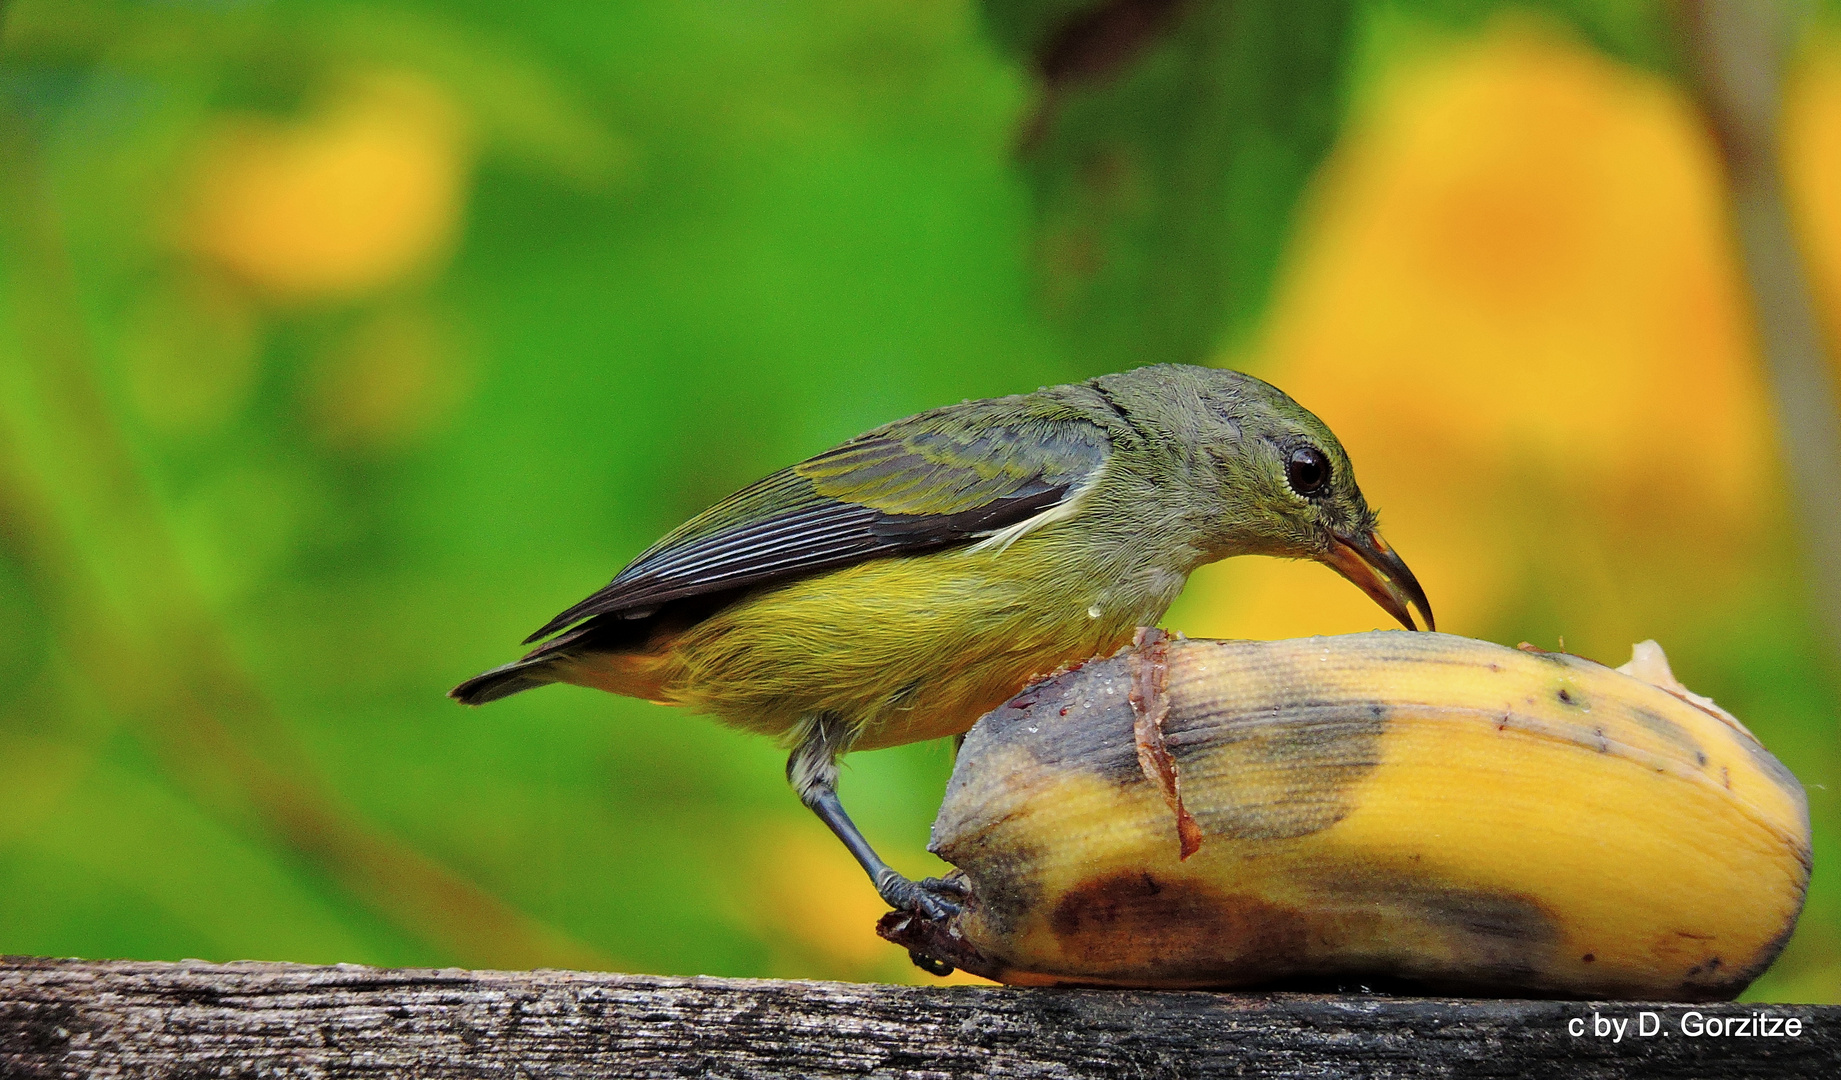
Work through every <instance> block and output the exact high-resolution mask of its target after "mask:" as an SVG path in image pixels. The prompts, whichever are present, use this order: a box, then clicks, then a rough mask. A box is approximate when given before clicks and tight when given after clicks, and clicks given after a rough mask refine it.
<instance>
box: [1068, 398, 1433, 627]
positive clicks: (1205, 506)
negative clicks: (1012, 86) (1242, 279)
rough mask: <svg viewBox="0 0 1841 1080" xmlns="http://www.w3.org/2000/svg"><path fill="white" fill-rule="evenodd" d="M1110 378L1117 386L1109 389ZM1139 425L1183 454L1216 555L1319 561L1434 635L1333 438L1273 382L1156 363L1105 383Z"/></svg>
mask: <svg viewBox="0 0 1841 1080" xmlns="http://www.w3.org/2000/svg"><path fill="white" fill-rule="evenodd" d="M1112 380H1117V382H1116V383H1113V382H1112ZM1100 382H1101V384H1102V387H1103V388H1104V389H1106V390H1107V392H1108V393H1109V395H1111V396H1112V397H1113V399H1114V400H1115V402H1117V403H1118V404H1119V405H1120V407H1121V408H1122V409H1123V410H1124V411H1125V412H1126V414H1127V415H1128V416H1129V417H1130V418H1131V419H1132V420H1133V422H1134V423H1136V424H1138V425H1139V426H1140V427H1141V429H1146V430H1147V432H1148V431H1155V432H1157V433H1158V434H1160V435H1162V436H1163V438H1164V439H1166V440H1168V443H1169V444H1170V445H1171V446H1172V447H1174V448H1175V450H1176V452H1177V455H1178V456H1179V457H1180V458H1181V459H1182V465H1181V467H1180V468H1179V469H1178V470H1177V473H1178V475H1179V476H1180V477H1181V478H1182V479H1181V483H1182V484H1183V485H1184V486H1185V487H1186V488H1190V489H1193V490H1188V491H1184V493H1183V494H1184V496H1185V497H1186V498H1189V499H1190V500H1191V504H1192V506H1193V507H1194V512H1193V514H1192V515H1191V521H1192V522H1193V523H1194V525H1195V527H1196V529H1197V530H1198V532H1199V533H1200V534H1201V535H1202V537H1203V538H1204V539H1203V544H1204V546H1205V547H1206V548H1208V549H1210V553H1211V554H1213V555H1215V556H1216V557H1225V556H1229V555H1253V554H1257V555H1275V556H1278V557H1281V558H1294V559H1315V560H1316V561H1318V562H1321V563H1323V564H1325V565H1327V566H1329V567H1331V568H1332V569H1334V570H1335V571H1336V572H1337V573H1339V574H1341V575H1342V576H1343V577H1345V578H1348V579H1349V580H1350V581H1351V582H1353V583H1354V584H1355V585H1356V586H1357V587H1359V588H1360V589H1361V590H1362V591H1363V592H1365V593H1367V594H1368V595H1369V597H1371V598H1372V599H1373V600H1374V601H1375V602H1376V603H1377V604H1380V605H1381V607H1382V608H1384V609H1386V611H1387V613H1388V614H1390V615H1392V616H1393V617H1394V618H1396V619H1398V620H1399V621H1400V622H1401V624H1402V625H1404V626H1406V627H1407V628H1408V629H1416V628H1417V627H1416V626H1415V625H1414V623H1413V618H1412V615H1411V613H1410V612H1409V611H1408V605H1409V604H1410V605H1411V606H1413V607H1416V608H1418V609H1419V614H1420V616H1421V617H1422V618H1423V620H1424V621H1425V626H1426V629H1427V630H1431V629H1433V628H1434V624H1433V621H1432V608H1431V605H1430V604H1429V603H1428V602H1427V601H1426V597H1425V590H1423V589H1421V588H1420V586H1419V581H1418V579H1416V578H1415V577H1414V576H1413V572H1412V571H1411V570H1409V569H1408V568H1407V565H1406V563H1405V562H1403V561H1402V560H1401V558H1400V556H1398V555H1396V554H1394V551H1393V549H1392V548H1390V547H1388V546H1387V543H1386V541H1384V540H1382V539H1381V534H1380V532H1379V531H1378V530H1377V529H1376V527H1375V518H1376V515H1375V512H1374V511H1373V510H1371V509H1369V507H1368V502H1367V500H1366V499H1364V498H1363V497H1362V491H1361V488H1359V487H1357V486H1356V483H1355V470H1354V468H1353V467H1352V466H1351V465H1350V464H1349V456H1348V454H1347V453H1345V452H1344V451H1343V448H1342V443H1341V442H1339V441H1338V440H1337V438H1336V436H1335V434H1334V433H1332V432H1331V431H1330V429H1329V428H1328V427H1327V426H1326V425H1325V424H1324V423H1323V421H1321V420H1319V419H1317V417H1316V416H1315V415H1313V414H1312V413H1311V412H1310V411H1309V410H1308V409H1305V408H1304V407H1303V406H1302V405H1299V404H1298V403H1297V402H1295V401H1293V400H1291V398H1290V397H1288V396H1286V395H1285V393H1284V392H1283V391H1281V390H1279V389H1278V388H1277V387H1274V386H1272V385H1270V384H1268V383H1265V382H1262V381H1261V380H1259V379H1256V378H1254V377H1252V376H1250V375H1244V374H1242V373H1240V372H1237V371H1226V370H1223V369H1219V368H1202V367H1189V366H1182V365H1159V366H1157V367H1151V368H1139V369H1137V370H1136V371H1131V372H1126V373H1125V374H1123V375H1116V376H1110V377H1108V378H1107V379H1102V380H1100Z"/></svg>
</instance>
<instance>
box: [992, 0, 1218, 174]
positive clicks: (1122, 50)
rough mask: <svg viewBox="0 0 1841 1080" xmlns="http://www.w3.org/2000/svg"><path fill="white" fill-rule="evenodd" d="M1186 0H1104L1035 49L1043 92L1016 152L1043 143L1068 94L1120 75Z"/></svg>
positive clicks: (1164, 29) (1171, 22) (1169, 23)
mask: <svg viewBox="0 0 1841 1080" xmlns="http://www.w3.org/2000/svg"><path fill="white" fill-rule="evenodd" d="M1184 6H1185V0H1106V2H1104V3H1100V4H1097V5H1095V6H1093V7H1092V8H1090V9H1088V10H1086V11H1083V12H1081V13H1079V14H1078V15H1075V16H1074V17H1073V18H1071V19H1069V20H1068V21H1067V22H1065V23H1063V24H1062V25H1060V26H1058V27H1056V28H1055V29H1054V30H1053V31H1052V32H1051V33H1049V34H1048V35H1047V36H1046V37H1044V38H1043V39H1042V43H1041V44H1040V45H1039V46H1038V47H1037V49H1036V51H1035V68H1036V75H1037V76H1038V77H1039V78H1040V79H1041V80H1042V96H1041V98H1040V99H1038V100H1037V102H1036V106H1035V108H1034V109H1032V110H1031V111H1030V113H1029V116H1028V118H1027V119H1025V120H1024V121H1023V125H1022V128H1021V129H1020V131H1019V132H1018V134H1017V151H1018V153H1022V154H1028V153H1030V152H1032V151H1033V150H1035V148H1036V147H1038V146H1040V145H1041V144H1042V140H1043V139H1044V138H1046V137H1047V136H1048V129H1049V126H1050V125H1051V124H1053V123H1054V120H1055V114H1056V113H1058V112H1059V111H1060V109H1061V102H1062V100H1063V98H1065V97H1066V95H1067V94H1068V93H1069V92H1070V91H1072V90H1074V89H1076V88H1077V87H1080V86H1085V85H1090V84H1093V83H1099V82H1104V81H1105V80H1107V79H1110V78H1112V77H1113V76H1115V75H1117V74H1118V73H1119V72H1120V71H1121V70H1123V69H1124V68H1125V66H1126V65H1128V64H1130V63H1131V62H1132V61H1133V60H1136V59H1137V58H1138V56H1139V54H1141V53H1143V52H1144V50H1146V49H1148V48H1150V46H1151V45H1152V44H1153V43H1155V42H1156V41H1157V39H1158V38H1160V37H1162V36H1163V35H1164V34H1165V33H1166V32H1167V31H1168V30H1169V29H1170V28H1171V27H1172V26H1174V25H1175V24H1176V21H1177V19H1178V17H1179V16H1180V15H1181V14H1182V8H1183V7H1184Z"/></svg>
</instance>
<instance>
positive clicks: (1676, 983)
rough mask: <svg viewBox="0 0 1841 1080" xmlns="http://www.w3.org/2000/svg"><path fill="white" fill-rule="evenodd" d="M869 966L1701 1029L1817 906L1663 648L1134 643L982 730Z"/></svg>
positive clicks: (1771, 814) (1408, 641) (1376, 639)
mask: <svg viewBox="0 0 1841 1080" xmlns="http://www.w3.org/2000/svg"><path fill="white" fill-rule="evenodd" d="M931 847H932V849H933V850H934V851H936V852H937V853H938V854H939V855H940V856H941V857H943V858H945V859H946V860H947V861H949V862H951V863H953V864H954V866H955V867H956V868H957V869H956V871H955V872H954V874H953V875H952V877H951V878H950V879H949V880H950V881H952V882H954V883H956V884H957V885H958V887H960V888H962V889H964V890H966V892H967V895H966V896H965V898H964V901H963V903H962V910H961V912H960V914H958V915H956V916H954V917H952V918H951V919H950V920H946V921H943V922H928V921H925V920H922V919H920V918H919V917H918V916H913V915H909V914H905V913H899V912H892V913H890V914H889V915H888V916H887V917H885V919H884V921H883V925H882V927H881V930H882V933H883V935H884V936H885V937H888V938H890V939H891V940H894V941H897V942H899V943H901V944H904V945H907V946H909V947H910V948H911V949H913V950H914V951H915V952H916V953H917V959H920V958H923V957H925V958H934V959H936V960H938V961H944V962H946V963H949V964H953V965H956V966H958V967H961V968H964V969H965V970H968V971H971V972H973V973H975V974H980V975H985V976H987V977H989V978H993V979H997V980H999V981H1002V982H1008V983H1017V984H1026V985H1046V984H1081V985H1114V986H1137V987H1205V986H1206V987H1243V986H1255V985H1287V984H1288V985H1307V984H1315V985H1326V984H1327V985H1334V984H1345V985H1347V984H1354V983H1364V982H1380V983H1384V984H1393V983H1404V984H1409V985H1415V986H1420V987H1424V988H1427V989H1438V990H1443V991H1451V992H1459V993H1483V994H1514V995H1521V996H1527V995H1533V994H1542V995H1556V996H1568V997H1605V998H1612V997H1615V998H1636V999H1673V1000H1683V1001H1703V1000H1715V999H1724V998H1730V997H1732V996H1734V995H1736V994H1737V993H1738V992H1739V991H1740V990H1742V989H1744V987H1745V986H1746V984H1748V983H1749V982H1750V981H1751V980H1752V979H1753V978H1755V977H1756V976H1757V975H1758V974H1759V973H1760V972H1762V971H1763V970H1764V968H1765V967H1766V966H1768V965H1769V964H1770V962H1771V960H1772V959H1774V958H1775V957H1776V955H1777V953H1778V951H1779V950H1780V949H1781V948H1782V946H1783V944H1784V942H1785V940H1786V939H1787V938H1788V937H1789V934H1790V931H1791V929H1792V928H1793V927H1794V925H1795V923H1796V918H1797V915H1798V913H1799V912H1800V910H1801V907H1802V900H1803V893H1804V889H1805V888H1806V886H1807V884H1808V881H1809V868H1810V833H1809V816H1808V807H1807V803H1806V801H1805V798H1804V795H1803V790H1802V787H1801V785H1800V784H1798V783H1797V781H1796V778H1795V777H1794V776H1792V775H1791V774H1790V772H1789V771H1788V770H1787V769H1785V768H1784V767H1783V765H1781V764H1780V763H1779V762H1778V761H1777V759H1776V758H1774V757H1772V756H1771V754H1770V753H1769V752H1767V751H1766V750H1765V749H1764V747H1763V746H1761V745H1760V744H1759V743H1758V741H1757V740H1756V739H1755V738H1753V737H1752V736H1751V734H1750V733H1749V732H1748V731H1746V730H1745V728H1744V727H1743V726H1741V725H1740V724H1739V722H1738V721H1737V720H1735V719H1733V718H1732V717H1731V716H1729V715H1727V714H1726V713H1724V712H1723V711H1721V710H1719V709H1718V707H1717V706H1714V705H1713V703H1712V702H1710V701H1708V700H1706V699H1704V698H1698V697H1696V696H1695V695H1693V694H1691V693H1689V692H1688V691H1687V690H1686V689H1685V688H1684V687H1682V686H1681V685H1680V684H1679V683H1677V682H1675V681H1674V679H1673V677H1672V676H1671V675H1670V674H1669V672H1668V666H1667V661H1666V659H1665V658H1663V657H1662V654H1661V650H1660V649H1659V648H1657V647H1656V646H1655V645H1654V643H1651V642H1645V643H1644V644H1643V645H1641V646H1638V648H1637V656H1636V657H1635V658H1634V659H1633V660H1632V662H1631V663H1630V664H1628V665H1625V667H1624V668H1621V669H1618V670H1613V669H1611V668H1608V667H1604V666H1603V665H1600V664H1597V663H1594V662H1592V661H1590V660H1586V659H1583V658H1581V657H1578V656H1572V655H1568V654H1565V653H1551V652H1540V651H1531V650H1530V651H1524V650H1517V649H1509V648H1504V647H1502V646H1499V645H1492V644H1489V643H1486V642H1481V641H1475V640H1471V639H1468V638H1460V637H1452V636H1450V635H1445V634H1431V633H1418V634H1415V633H1405V632H1400V631H1377V632H1373V633H1366V634H1353V635H1347V636H1342V637H1317V638H1299V639H1292V640H1286V641H1272V642H1247V641H1201V640H1194V641H1192V640H1184V639H1180V638H1169V637H1166V636H1165V635H1163V634H1162V633H1160V632H1156V631H1151V632H1141V634H1140V637H1139V640H1138V641H1137V642H1136V643H1134V645H1132V646H1129V647H1127V648H1126V649H1123V650H1121V651H1120V652H1119V653H1118V654H1116V655H1114V656H1112V657H1110V658H1107V659H1104V660H1095V661H1091V662H1089V663H1087V664H1085V665H1083V666H1080V667H1078V668H1076V669H1074V670H1070V671H1066V672H1063V673H1061V674H1058V675H1056V676H1054V677H1052V678H1048V679H1045V680H1043V681H1041V682H1038V683H1036V684H1035V685H1033V686H1031V687H1029V688H1027V689H1025V690H1024V691H1023V692H1022V693H1021V694H1019V695H1017V697H1015V698H1013V699H1012V700H1011V701H1009V702H1008V703H1006V704H1005V705H1003V706H1001V707H1000V708H998V709H996V710H993V711H992V712H991V713H989V714H988V715H986V716H985V717H984V718H983V719H981V720H980V721H979V722H978V724H977V726H975V727H974V728H973V729H972V730H971V732H970V733H969V734H968V735H967V737H966V740H965V744H964V746H963V747H962V749H961V751H960V756H959V760H958V763H957V765H956V767H955V770H954V773H953V777H952V780H951V783H950V784H949V786H948V789H947V792H946V798H945V803H944V805H943V806H942V807H941V809H940V814H939V817H938V819H937V820H936V821H935V823H934V826H933V842H932V845H931Z"/></svg>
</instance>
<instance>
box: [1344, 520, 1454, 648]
mask: <svg viewBox="0 0 1841 1080" xmlns="http://www.w3.org/2000/svg"><path fill="white" fill-rule="evenodd" d="M1321 561H1322V562H1323V563H1324V564H1326V565H1328V566H1330V567H1332V568H1334V569H1335V571H1336V572H1337V573H1339V574H1341V575H1342V576H1343V577H1346V578H1348V579H1349V580H1350V581H1352V582H1354V583H1355V587H1356V588H1358V589H1360V590H1361V591H1363V592H1365V593H1367V594H1368V596H1369V597H1370V598H1371V599H1373V600H1374V602H1375V603H1377V604H1379V605H1381V607H1382V608H1384V609H1386V611H1387V613H1388V614H1389V615H1392V616H1393V617H1394V618H1396V619H1398V620H1400V625H1402V626H1404V627H1406V628H1407V629H1408V630H1417V629H1419V627H1417V626H1415V625H1413V616H1412V614H1411V613H1410V612H1409V611H1408V610H1407V605H1408V604H1411V605H1413V606H1414V607H1416V608H1418V609H1419V614H1420V615H1421V616H1423V617H1424V619H1425V628H1426V629H1427V630H1436V629H1438V627H1437V626H1436V625H1435V624H1434V623H1433V622H1432V605H1431V604H1429V603H1427V602H1426V598H1425V590H1424V589H1422V588H1420V587H1419V579H1418V578H1416V577H1414V576H1413V572H1412V571H1411V570H1408V569H1407V568H1406V563H1405V562H1403V561H1401V559H1400V556H1398V555H1396V554H1394V549H1393V548H1390V547H1388V546H1387V541H1385V540H1382V539H1381V534H1380V533H1378V532H1374V531H1370V532H1369V533H1368V534H1367V535H1366V536H1354V537H1346V536H1336V535H1332V536H1331V537H1330V550H1328V551H1327V552H1325V553H1324V554H1323V555H1322V556H1321Z"/></svg>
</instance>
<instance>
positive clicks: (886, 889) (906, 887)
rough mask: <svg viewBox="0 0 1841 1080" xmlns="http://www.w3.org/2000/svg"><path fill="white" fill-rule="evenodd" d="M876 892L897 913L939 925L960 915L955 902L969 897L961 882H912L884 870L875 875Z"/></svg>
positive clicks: (936, 879)
mask: <svg viewBox="0 0 1841 1080" xmlns="http://www.w3.org/2000/svg"><path fill="white" fill-rule="evenodd" d="M876 892H878V893H880V894H881V895H882V899H883V900H884V901H886V902H887V903H888V905H889V906H890V907H892V908H894V909H895V910H896V911H908V912H912V913H914V914H916V915H919V916H921V917H922V918H924V919H930V920H933V921H935V922H939V921H942V920H945V919H949V918H951V917H952V916H954V915H957V914H959V910H960V909H959V904H958V901H960V900H963V899H964V898H965V897H966V896H968V895H969V894H970V890H969V889H967V888H966V886H965V883H964V882H962V881H949V880H947V879H945V878H927V879H926V880H925V881H914V880H912V879H911V878H906V877H903V876H901V875H900V874H898V873H896V872H895V871H893V870H884V871H883V872H882V873H880V874H878V875H876Z"/></svg>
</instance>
